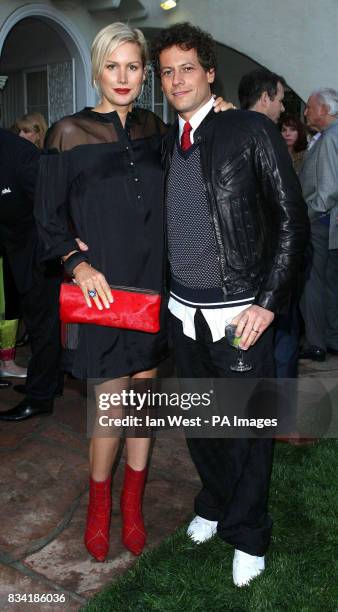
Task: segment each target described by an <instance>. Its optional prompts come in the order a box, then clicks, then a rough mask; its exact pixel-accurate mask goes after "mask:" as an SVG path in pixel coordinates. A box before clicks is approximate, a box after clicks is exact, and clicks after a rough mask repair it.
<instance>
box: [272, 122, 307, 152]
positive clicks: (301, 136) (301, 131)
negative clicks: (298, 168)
mask: <svg viewBox="0 0 338 612" xmlns="http://www.w3.org/2000/svg"><path fill="white" fill-rule="evenodd" d="M278 125H279V129H280V130H282V127H283V125H285V126H289V127H291V128H293V129H294V130H297V133H298V136H297V140H296V142H295V144H294V146H293V148H294V151H295V153H299V152H300V151H305V149H306V147H307V144H308V142H307V133H308V132H307V129H306V126H305V125H304V123H303V122H302V121H301V120H300V119H299V117H297V115H293V114H292V113H288V114H284V115H282V117H281V118H280V120H279V122H278Z"/></svg>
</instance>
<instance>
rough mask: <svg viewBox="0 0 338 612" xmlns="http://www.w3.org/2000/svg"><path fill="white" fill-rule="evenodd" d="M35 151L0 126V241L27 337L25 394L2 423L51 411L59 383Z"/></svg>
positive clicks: (55, 270)
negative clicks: (42, 258)
mask: <svg viewBox="0 0 338 612" xmlns="http://www.w3.org/2000/svg"><path fill="white" fill-rule="evenodd" d="M39 158H40V152H39V149H37V147H35V146H34V145H33V144H31V143H30V142H28V141H26V140H24V139H23V138H19V137H18V136H16V135H15V134H12V133H11V132H8V131H6V130H3V129H0V194H1V195H0V242H1V246H2V248H3V249H4V250H5V251H6V254H7V257H8V262H9V265H10V267H11V271H12V274H13V277H14V281H15V284H16V288H17V290H18V292H19V294H20V297H21V303H22V313H23V318H24V322H25V326H26V329H27V332H28V334H29V337H30V343H31V351H32V357H31V360H30V362H29V365H28V370H27V379H26V385H25V388H24V392H25V397H24V399H23V400H22V401H21V402H19V403H18V405H16V406H15V407H14V408H11V409H10V410H6V411H2V412H0V420H2V421H22V420H25V419H28V418H30V417H34V416H40V415H42V414H51V413H52V411H53V401H54V396H55V394H56V393H57V391H58V389H59V390H60V383H61V382H62V380H61V379H62V373H61V372H60V356H61V345H60V328H59V315H58V296H59V286H60V282H61V275H60V268H59V264H57V263H55V264H54V263H53V264H52V265H49V266H46V265H45V264H40V263H39V250H38V235H37V231H36V226H35V220H34V217H33V198H34V189H35V182H36V176H37V172H38V164H39Z"/></svg>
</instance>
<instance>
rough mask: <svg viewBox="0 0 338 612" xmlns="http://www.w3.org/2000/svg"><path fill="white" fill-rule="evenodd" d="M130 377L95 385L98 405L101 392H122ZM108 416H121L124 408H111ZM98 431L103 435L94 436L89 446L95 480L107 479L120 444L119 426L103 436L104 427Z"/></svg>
mask: <svg viewBox="0 0 338 612" xmlns="http://www.w3.org/2000/svg"><path fill="white" fill-rule="evenodd" d="M129 380H130V379H129V377H123V378H116V379H114V380H108V381H105V382H104V383H102V384H101V385H97V386H96V387H95V396H96V405H99V402H98V396H99V395H100V394H101V393H109V394H111V393H121V391H123V390H124V389H128V388H129ZM107 416H109V417H115V418H121V417H122V409H121V407H120V406H117V407H116V408H111V409H109V411H107ZM97 431H98V432H99V433H102V436H100V435H98V436H95V435H94V436H93V437H92V439H91V441H90V446H89V465H90V473H91V477H92V478H93V480H96V481H102V480H106V479H107V478H108V477H109V476H110V474H111V471H112V467H113V463H114V461H115V458H116V454H117V451H118V448H119V445H120V437H119V428H110V427H109V428H107V430H106V431H107V435H106V437H103V434H104V433H105V431H104V430H103V428H102V427H97Z"/></svg>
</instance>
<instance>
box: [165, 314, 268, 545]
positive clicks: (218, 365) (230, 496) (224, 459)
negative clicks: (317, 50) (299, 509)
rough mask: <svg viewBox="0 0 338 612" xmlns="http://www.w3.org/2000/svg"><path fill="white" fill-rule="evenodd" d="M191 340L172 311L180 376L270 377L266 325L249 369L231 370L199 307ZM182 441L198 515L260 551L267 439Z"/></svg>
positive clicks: (226, 350)
mask: <svg viewBox="0 0 338 612" xmlns="http://www.w3.org/2000/svg"><path fill="white" fill-rule="evenodd" d="M195 327H196V341H195V340H192V339H191V338H188V337H187V336H184V334H183V331H182V323H181V321H179V320H178V319H177V318H176V317H174V316H172V315H171V330H172V334H173V343H174V352H175V358H176V367H177V373H178V376H179V377H180V378H208V377H212V378H229V377H234V376H237V377H243V376H245V377H251V378H271V377H273V376H274V362H273V330H272V328H271V329H268V330H267V331H266V332H265V333H264V334H263V336H262V337H261V339H260V340H259V341H258V342H257V344H256V345H255V346H253V347H251V348H250V350H249V353H248V356H249V355H250V362H251V363H252V364H253V370H252V371H250V372H245V373H240V374H237V373H234V372H232V371H231V370H230V368H229V366H230V364H231V363H233V362H234V360H235V353H234V349H233V348H232V347H231V346H230V345H228V343H227V341H226V339H225V338H224V339H222V340H219V341H218V342H212V337H211V332H210V330H209V327H208V325H207V323H206V321H205V319H204V317H203V315H202V313H201V312H200V311H199V310H198V311H197V312H196V315H195ZM187 444H188V447H189V451H190V454H191V457H192V460H193V462H194V464H195V466H196V469H197V471H198V473H199V476H200V478H201V481H202V489H201V491H200V492H199V493H198V495H197V497H196V499H195V512H196V514H198V515H199V516H202V517H203V518H206V519H208V520H212V521H218V527H217V530H218V534H219V535H220V537H221V538H222V539H223V540H225V541H226V542H228V543H229V544H232V545H233V546H234V547H235V548H237V549H238V550H242V551H243V552H246V553H248V554H251V555H258V556H262V555H264V554H265V552H266V550H267V548H268V546H269V542H270V536H271V529H272V520H271V518H270V517H269V516H268V513H267V502H268V493H269V483H270V476H271V468H272V458H273V440H271V439H256V438H252V439H246V438H245V439H243V438H242V439H220V438H214V439H210V438H206V439H204V438H198V439H196V438H190V439H187Z"/></svg>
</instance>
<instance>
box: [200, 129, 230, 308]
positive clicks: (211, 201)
mask: <svg viewBox="0 0 338 612" xmlns="http://www.w3.org/2000/svg"><path fill="white" fill-rule="evenodd" d="M195 142H196V143H198V144H199V145H200V153H201V162H202V163H201V169H202V174H203V179H204V184H205V187H206V190H207V201H208V209H209V219H210V222H211V225H212V228H213V231H214V236H215V244H216V249H217V253H218V256H217V259H218V264H219V268H220V274H221V280H222V291H223V296H224V298H225V299H226V298H227V297H228V292H227V289H226V285H225V266H224V252H223V244H221V243H220V240H219V238H218V236H217V232H216V225H217V227H218V232H219V234H220V227H219V220H218V212H217V207H216V202H215V196H214V191H213V188H212V185H211V182H210V180H209V171H208V163H207V159H206V155H205V149H204V145H203V141H202V138H201V136H197V138H196V139H195ZM205 168H206V169H207V171H206V172H205Z"/></svg>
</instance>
